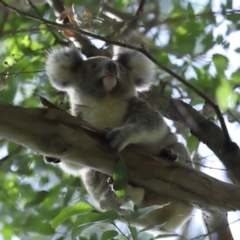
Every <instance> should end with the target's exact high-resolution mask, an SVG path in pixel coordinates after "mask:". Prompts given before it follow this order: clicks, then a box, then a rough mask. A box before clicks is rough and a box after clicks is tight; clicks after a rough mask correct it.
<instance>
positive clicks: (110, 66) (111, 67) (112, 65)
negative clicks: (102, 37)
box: [106, 61, 117, 74]
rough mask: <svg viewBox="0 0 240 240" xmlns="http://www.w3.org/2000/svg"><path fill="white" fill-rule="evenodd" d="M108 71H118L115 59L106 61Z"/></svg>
mask: <svg viewBox="0 0 240 240" xmlns="http://www.w3.org/2000/svg"><path fill="white" fill-rule="evenodd" d="M106 72H107V73H111V74H113V73H117V64H116V63H115V62H113V61H108V62H107V63H106Z"/></svg>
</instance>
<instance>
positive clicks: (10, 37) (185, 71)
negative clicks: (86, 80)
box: [0, 0, 240, 240]
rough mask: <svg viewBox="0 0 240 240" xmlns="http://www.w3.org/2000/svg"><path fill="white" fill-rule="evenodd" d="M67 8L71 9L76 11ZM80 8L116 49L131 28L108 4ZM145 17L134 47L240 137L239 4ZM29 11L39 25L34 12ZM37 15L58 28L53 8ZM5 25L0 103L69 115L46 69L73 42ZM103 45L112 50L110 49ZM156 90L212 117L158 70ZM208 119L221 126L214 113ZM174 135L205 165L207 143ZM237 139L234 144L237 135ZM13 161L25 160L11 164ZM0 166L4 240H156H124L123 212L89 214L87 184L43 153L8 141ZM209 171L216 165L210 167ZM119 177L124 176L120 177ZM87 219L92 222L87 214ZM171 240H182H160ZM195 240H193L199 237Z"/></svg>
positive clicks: (133, 234)
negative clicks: (143, 49) (104, 9)
mask: <svg viewBox="0 0 240 240" xmlns="http://www.w3.org/2000/svg"><path fill="white" fill-rule="evenodd" d="M5 2H6V3H8V2H11V1H5ZM109 2H111V6H112V8H113V9H116V10H118V11H119V12H122V13H126V14H127V15H128V16H130V17H131V16H133V14H134V12H135V11H136V9H137V6H138V1H134V0H133V1H125V0H116V1H109ZM219 2H220V1H219ZM64 3H65V5H66V6H71V4H72V1H64ZM156 6H157V7H156ZM76 8H77V12H78V14H79V17H80V19H82V20H83V21H84V22H87V21H88V20H89V19H84V17H83V15H84V14H83V11H84V10H87V11H89V12H91V13H92V16H93V17H94V19H95V17H96V21H95V20H94V22H93V23H92V24H93V25H90V26H91V28H94V33H96V34H100V35H102V36H111V33H113V32H114V31H115V29H117V32H115V34H113V35H112V36H111V38H112V39H113V40H118V36H119V35H118V34H121V32H123V31H124V29H125V28H126V26H127V23H128V22H127V21H126V22H123V23H124V24H122V25H119V24H118V22H117V20H115V19H111V18H109V17H107V16H104V15H102V14H99V9H100V4H99V1H96V0H90V1H89V0H88V1H86V0H85V1H81V5H80V4H79V5H77V6H76ZM214 8H215V9H216V8H218V9H219V10H214ZM0 10H1V11H2V12H0V13H6V12H5V9H0ZM145 10H146V11H149V14H145V15H143V17H142V18H141V20H139V23H138V24H139V26H138V28H137V31H136V32H137V33H138V34H137V35H136V36H135V38H134V36H133V39H132V40H131V42H130V43H133V44H136V43H137V44H138V43H139V42H138V41H140V40H139V38H140V37H141V38H142V39H143V41H144V43H145V44H146V45H147V46H148V47H147V48H148V51H149V52H150V53H151V54H153V55H154V57H156V58H157V59H158V60H159V61H160V62H161V63H164V65H165V66H166V67H168V68H170V69H171V70H173V71H174V72H177V73H178V74H179V75H180V76H182V77H183V78H185V79H186V80H187V81H188V82H189V83H191V84H192V85H194V86H195V87H196V88H197V89H199V90H200V91H202V92H203V93H204V94H206V95H207V96H208V97H209V98H210V99H212V100H213V101H214V102H216V103H218V104H219V106H220V108H221V111H222V113H223V115H224V117H225V120H226V121H227V122H228V123H229V124H230V123H231V122H232V123H235V125H231V129H232V128H235V129H237V130H239V127H238V126H237V125H236V124H237V123H238V124H239V121H238V120H237V119H239V118H240V114H239V109H240V106H239V105H240V102H239V86H240V68H239V65H238V61H236V58H238V59H239V49H240V46H239V45H237V46H236V47H235V45H236V44H235V43H234V44H233V42H234V39H236V38H237V36H238V37H239V31H238V30H239V15H237V13H239V10H238V11H237V10H236V9H234V8H233V5H232V1H230V0H227V1H222V2H221V3H220V4H219V6H215V5H214V4H213V1H203V2H201V3H200V2H197V1H194V2H192V1H185V0H180V1H164V0H160V1H156V2H155V1H150V3H149V4H147V5H146V6H145ZM24 11H26V12H28V13H31V14H35V15H36V13H35V11H34V9H32V8H30V9H26V10H24ZM37 11H38V13H39V14H40V15H41V16H42V17H44V18H45V19H48V20H51V21H55V16H54V13H53V9H52V8H51V7H50V6H49V5H47V4H43V5H40V6H37ZM158 11H159V12H158ZM4 16H5V17H6V19H5V20H2V24H0V73H2V74H8V76H7V81H8V85H7V86H6V87H5V88H4V89H3V90H2V91H1V92H0V99H1V100H2V101H4V102H7V103H13V104H15V105H19V106H23V107H29V108H33V107H42V105H41V103H40V101H39V97H38V96H39V95H40V96H43V97H46V98H47V99H49V100H50V101H51V102H53V103H56V104H58V105H61V106H62V107H64V108H65V109H67V108H68V103H67V100H63V97H62V95H61V94H56V92H55V90H53V88H52V87H50V84H49V83H48V80H47V78H46V75H45V74H44V63H45V56H46V54H47V51H48V50H49V49H50V48H52V47H53V46H54V45H56V44H57V43H58V44H59V45H60V44H63V45H64V44H66V43H68V40H67V39H66V38H64V36H63V35H62V33H61V32H59V31H58V29H53V28H50V29H49V28H48V27H46V26H45V25H44V21H42V22H37V21H34V20H32V19H27V18H25V17H23V16H19V15H17V14H16V13H13V12H9V13H7V14H6V15H4ZM153 16H154V18H153ZM128 21H130V20H129V19H128ZM88 24H90V23H89V22H88ZM119 26H121V28H119ZM60 40H61V41H60ZM94 43H96V45H98V46H100V47H101V46H104V43H102V42H101V41H94ZM231 44H232V45H231ZM232 46H234V47H235V48H234V47H232ZM2 76H4V75H2ZM0 77H1V76H0ZM160 80H161V81H160ZM154 85H155V87H154V90H155V91H159V92H164V94H165V95H166V96H169V97H175V98H180V99H183V100H185V101H187V102H188V103H190V104H191V105H192V106H194V107H195V108H196V109H198V110H203V112H204V109H206V108H208V106H206V104H205V101H204V100H203V99H202V98H200V97H199V95H197V94H196V93H195V92H194V91H193V90H190V89H189V88H187V87H186V86H185V85H183V84H182V83H180V82H178V81H177V80H176V79H174V78H173V77H172V76H169V75H167V74H166V73H165V72H164V71H162V70H159V69H158V70H157V74H156V80H155V83H154ZM204 114H206V116H207V117H209V118H211V119H213V121H215V122H217V120H216V117H215V115H214V114H213V111H212V110H211V108H210V110H209V111H205V112H204ZM172 125H173V127H175V129H176V132H177V133H180V134H182V135H183V136H184V137H185V139H186V141H187V145H188V146H189V149H190V151H191V152H193V151H196V155H197V153H199V152H198V150H199V146H200V143H199V142H198V140H197V139H196V138H194V137H192V136H190V133H189V132H188V131H186V129H183V128H182V127H181V126H179V125H176V124H175V123H172ZM229 126H230V125H229ZM232 126H233V127H232ZM231 135H232V137H233V138H234V139H235V135H234V133H233V134H232V133H231ZM238 140H239V139H238ZM235 141H237V139H236V140H235ZM16 150H17V151H16ZM14 151H16V154H13V155H11V153H12V152H14ZM199 154H202V153H199ZM5 156H9V157H5ZM4 157H5V158H4ZM204 157H205V156H204ZM0 158H2V161H0V180H1V182H2V184H1V186H0V190H1V196H2V197H1V200H0V209H1V210H0V215H1V219H0V229H1V231H0V232H1V234H0V236H2V238H3V239H6V240H8V239H12V237H13V236H17V237H19V238H20V239H31V240H35V239H36V240H37V239H70V238H71V236H70V232H71V231H70V230H71V229H72V227H73V230H72V239H75V237H76V236H78V235H79V234H80V233H81V232H82V230H83V229H84V234H83V235H82V236H81V237H80V239H82V240H83V239H102V240H105V239H154V238H153V237H151V236H150V235H144V234H143V233H141V232H140V233H139V232H138V230H137V229H136V228H135V227H132V226H131V225H127V227H126V229H125V232H124V233H123V232H122V231H121V230H119V227H115V226H116V224H115V223H113V222H114V220H116V219H117V218H118V216H117V214H116V213H115V212H113V211H108V212H105V213H100V212H99V211H97V210H95V209H93V207H92V206H91V205H89V204H87V202H88V201H89V199H88V196H87V195H86V191H85V189H84V187H83V186H82V184H81V180H80V179H79V178H75V177H72V176H66V175H65V174H63V173H62V172H60V171H59V170H58V169H57V168H55V167H53V166H51V165H48V166H47V165H46V164H45V163H44V162H43V160H42V157H41V156H38V155H37V154H36V153H33V152H30V151H29V150H27V149H18V147H17V146H16V145H15V144H13V143H9V142H6V141H5V140H0ZM203 164H207V163H206V161H205V162H204V161H203ZM116 171H117V173H118V171H119V170H118V169H117V170H116ZM121 187H122V186H121ZM73 203H75V205H73ZM69 206H71V207H69ZM67 207H69V208H67ZM63 209H65V210H64V211H63V212H62V213H61V214H62V215H60V214H59V213H60V212H61V211H62V210H63ZM132 210H133V211H134V209H132ZM135 210H136V209H135ZM150 210H151V209H150ZM136 211H138V214H140V215H141V214H144V213H146V212H144V211H145V210H144V211H143V212H144V213H143V212H140V211H139V210H136ZM86 212H87V213H88V214H84V213H86ZM58 214H59V215H58ZM76 214H77V215H76ZM56 216H57V217H56ZM60 223H61V225H60V226H59V227H58V228H57V229H56V230H55V228H56V227H57V226H58V225H59V224H60ZM111 223H112V224H111ZM52 227H54V228H52ZM96 229H97V230H96ZM195 229H196V230H195V235H194V236H197V235H199V234H201V233H202V232H201V229H198V226H195ZM180 233H181V232H180ZM53 236H54V237H53ZM141 236H142V238H141ZM166 236H169V237H170V236H176V235H175V234H173V235H164V236H161V237H166ZM189 236H191V237H192V236H193V235H192V233H189Z"/></svg>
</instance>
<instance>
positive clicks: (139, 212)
mask: <svg viewBox="0 0 240 240" xmlns="http://www.w3.org/2000/svg"><path fill="white" fill-rule="evenodd" d="M169 204H170V203H166V204H163V205H153V206H150V207H145V208H141V209H138V210H136V211H135V212H134V216H135V217H136V218H137V219H141V218H144V217H146V216H147V215H148V214H149V213H150V212H152V211H155V210H157V209H161V208H163V207H165V206H168V205H169Z"/></svg>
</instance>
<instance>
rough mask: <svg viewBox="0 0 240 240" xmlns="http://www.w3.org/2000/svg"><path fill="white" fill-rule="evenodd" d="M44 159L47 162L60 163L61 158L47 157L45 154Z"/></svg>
mask: <svg viewBox="0 0 240 240" xmlns="http://www.w3.org/2000/svg"><path fill="white" fill-rule="evenodd" d="M43 159H44V161H45V162H46V163H60V162H61V160H60V159H58V158H52V157H47V156H43Z"/></svg>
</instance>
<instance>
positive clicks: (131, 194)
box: [126, 184, 145, 205]
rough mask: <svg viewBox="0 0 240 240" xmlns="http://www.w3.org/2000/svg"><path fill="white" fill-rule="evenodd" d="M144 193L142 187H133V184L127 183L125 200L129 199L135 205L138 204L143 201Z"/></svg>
mask: <svg viewBox="0 0 240 240" xmlns="http://www.w3.org/2000/svg"><path fill="white" fill-rule="evenodd" d="M144 195H145V190H144V188H141V187H133V186H131V185H129V184H128V186H127V194H126V200H127V201H130V200H131V201H133V203H134V204H135V205H139V204H140V203H141V202H142V201H143V199H144Z"/></svg>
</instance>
